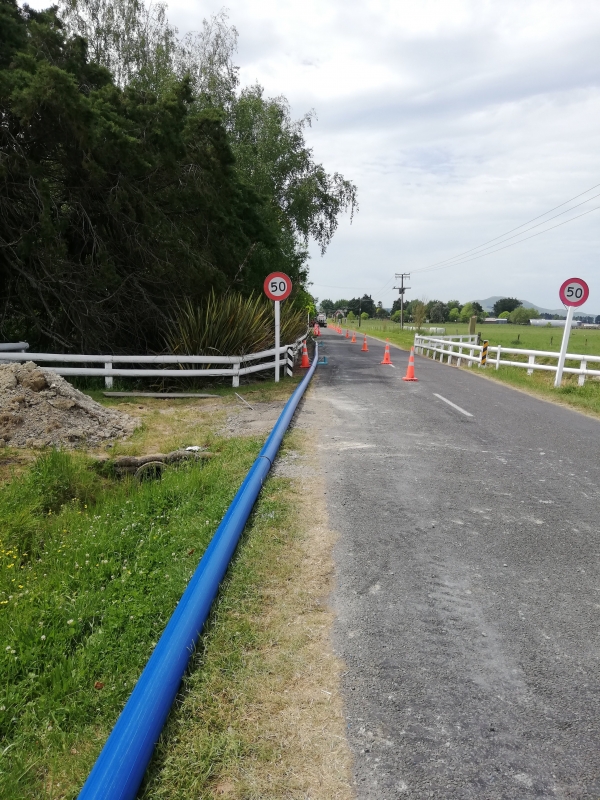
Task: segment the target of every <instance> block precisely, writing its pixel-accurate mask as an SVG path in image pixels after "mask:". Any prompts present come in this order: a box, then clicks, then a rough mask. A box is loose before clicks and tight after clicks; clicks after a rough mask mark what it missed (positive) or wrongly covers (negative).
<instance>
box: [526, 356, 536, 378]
mask: <svg viewBox="0 0 600 800" xmlns="http://www.w3.org/2000/svg"><path fill="white" fill-rule="evenodd" d="M527 363H528V364H529V365H530V367H529V368H528V370H527V374H528V375H533V368H534V365H535V356H533V355H532V356H529V361H528V362H527Z"/></svg>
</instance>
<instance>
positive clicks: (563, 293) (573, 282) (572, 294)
mask: <svg viewBox="0 0 600 800" xmlns="http://www.w3.org/2000/svg"><path fill="white" fill-rule="evenodd" d="M558 295H559V297H560V299H561V301H562V304H563V305H565V306H574V307H577V306H582V305H583V304H584V303H585V301H586V300H587V299H588V297H589V296H590V290H589V288H588V285H587V283H586V282H585V281H584V280H582V279H581V278H569V280H567V281H565V282H564V283H563V285H562V286H561V287H560V289H559V291H558Z"/></svg>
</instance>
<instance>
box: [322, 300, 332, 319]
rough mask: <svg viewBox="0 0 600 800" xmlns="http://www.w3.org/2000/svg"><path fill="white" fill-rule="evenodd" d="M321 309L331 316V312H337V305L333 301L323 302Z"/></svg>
mask: <svg viewBox="0 0 600 800" xmlns="http://www.w3.org/2000/svg"><path fill="white" fill-rule="evenodd" d="M319 308H320V310H321V311H322V312H323V313H324V314H327V315H328V316H329V315H330V314H331V312H332V311H334V310H335V303H334V302H333V300H321V303H320V305H319Z"/></svg>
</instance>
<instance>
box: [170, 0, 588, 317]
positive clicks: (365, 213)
mask: <svg viewBox="0 0 600 800" xmlns="http://www.w3.org/2000/svg"><path fill="white" fill-rule="evenodd" d="M225 5H226V7H227V8H228V9H229V18H230V21H231V23H232V24H234V25H235V26H236V27H237V29H238V31H239V51H238V64H239V65H240V67H241V73H240V74H241V79H242V83H243V84H247V83H253V82H255V81H258V82H259V83H261V84H262V85H263V86H264V87H265V90H266V93H267V94H268V95H279V94H284V95H285V96H287V98H288V99H289V101H290V103H291V106H292V109H293V112H294V114H295V115H296V116H301V115H302V114H303V113H304V112H305V111H308V110H309V109H311V108H314V109H315V111H316V113H317V116H318V121H317V122H316V123H315V125H314V128H313V129H312V131H310V132H309V134H308V141H309V143H310V145H311V147H313V148H314V154H315V158H316V160H318V161H320V162H321V163H323V165H324V166H325V167H326V169H327V170H328V171H330V172H332V171H334V170H337V171H339V172H341V173H342V174H343V175H344V176H345V177H347V178H349V179H351V180H352V181H353V182H354V183H356V184H357V186H358V191H359V202H360V211H359V213H358V214H357V215H356V217H355V219H354V222H353V223H352V225H350V222H349V220H348V219H347V218H342V219H341V221H340V226H339V229H338V232H337V234H336V236H335V238H334V240H333V242H332V244H331V245H330V247H329V249H328V251H327V252H326V254H325V256H324V257H321V256H320V255H319V253H318V251H317V250H316V249H315V250H314V251H313V258H312V260H311V268H310V275H311V280H312V281H313V286H312V291H313V293H314V294H315V295H316V296H318V297H319V298H321V299H323V298H324V297H330V298H332V299H337V298H338V297H349V296H353V295H356V294H357V293H358V292H363V291H367V292H369V293H371V294H372V295H373V298H374V299H375V300H382V301H383V303H384V305H385V306H389V305H391V303H392V301H393V299H394V298H395V297H397V292H394V291H393V290H392V289H391V288H389V287H391V286H393V285H394V280H393V278H394V273H395V272H397V271H398V272H400V271H403V272H411V273H412V276H411V280H410V286H411V287H412V288H411V291H410V293H409V294H408V297H420V298H427V299H432V298H438V299H441V300H448V299H452V298H457V299H459V300H461V301H463V302H464V301H467V300H469V299H474V298H482V297H487V296H489V295H496V294H497V295H511V296H517V297H520V298H524V299H527V300H530V301H532V302H534V303H537V304H538V305H542V306H547V307H552V308H554V307H557V306H560V302H559V301H558V287H559V285H560V284H561V282H562V281H563V280H564V279H565V278H568V277H572V276H575V275H576V276H581V277H583V278H584V279H585V280H587V281H588V283H589V285H590V290H591V297H590V301H589V302H588V303H587V304H586V306H584V307H583V308H582V311H583V310H589V311H594V312H595V311H596V310H598V311H599V312H600V270H599V269H598V264H599V255H600V211H596V212H592V213H591V214H588V215H587V216H583V217H581V218H580V219H578V220H576V221H574V222H572V223H569V224H567V225H563V226H562V227H559V228H556V229H555V230H553V231H551V232H549V233H547V234H542V235H541V236H537V237H535V238H532V239H530V240H529V241H527V242H525V243H524V244H520V245H517V246H515V247H511V248H508V249H505V250H502V251H501V252H498V253H496V254H493V255H490V256H488V257H485V258H480V259H477V260H474V261H471V262H469V263H464V264H461V265H458V266H455V267H452V268H447V269H442V270H435V271H430V272H422V273H419V272H418V270H420V269H422V268H424V267H427V266H429V265H431V264H434V263H436V262H439V261H442V260H445V259H448V258H451V257H452V256H455V255H456V254H458V253H461V252H463V251H466V250H470V249H471V248H474V247H477V246H478V245H480V244H482V243H484V242H486V241H487V240H489V239H493V238H495V237H497V236H499V235H501V234H503V233H505V232H506V231H508V230H509V229H512V228H514V227H516V226H518V225H520V224H521V223H524V222H527V221H528V220H529V219H531V218H533V217H536V216H537V215H538V214H542V213H544V212H545V211H547V210H549V209H551V208H552V207H553V206H557V205H558V204H560V203H563V202H564V201H566V200H568V199H569V198H571V197H573V196H575V195H577V194H579V193H581V192H583V191H585V190H586V189H588V188H590V187H592V186H593V185H594V184H598V183H600V141H599V128H600V58H599V50H600V45H599V42H600V2H598V0H543V2H537V1H533V0H494V1H493V2H489V1H488V2H486V1H485V0H429V1H428V0H419V2H415V0H396V2H373V1H372V0H371V1H370V2H368V1H367V2H366V1H365V0H318V2H317V1H316V0H303V2H298V0H293V1H292V0H254V2H252V3H249V2H247V0H230V2H228V3H226V4H225ZM223 6H224V4H223V3H221V2H219V0H202V1H201V0H177V2H171V3H170V4H169V9H170V10H169V17H170V19H171V20H172V22H173V23H175V24H176V25H177V26H178V27H179V29H180V32H181V33H184V32H187V31H188V30H194V29H197V28H198V27H199V25H200V22H201V20H202V18H203V17H206V16H209V15H210V14H212V13H215V12H217V11H219V10H220V9H221V8H223ZM599 192H600V187H599V188H598V189H596V191H594V192H591V193H589V194H588V195H584V196H583V197H582V198H580V199H579V200H577V201H574V203H573V205H574V204H575V203H578V202H581V201H582V200H586V199H587V198H588V197H591V196H592V195H594V194H598V193H599ZM596 206H600V198H598V199H596V200H595V201H594V200H592V201H591V202H589V203H586V204H585V205H584V206H581V207H580V208H579V209H577V211H574V212H572V213H571V216H574V215H575V214H576V213H582V212H583V211H586V210H588V209H589V208H594V207H596ZM562 210H564V208H561V209H559V210H558V211H562ZM558 211H556V212H554V213H558ZM550 216H552V215H550ZM567 218H569V214H567V215H564V216H562V217H559V218H558V219H556V220H555V221H553V222H551V223H549V224H556V223H558V222H561V221H563V220H564V219H567ZM539 230H540V228H537V229H535V230H534V231H532V232H533V233H535V232H537V231H539ZM512 241H514V240H512Z"/></svg>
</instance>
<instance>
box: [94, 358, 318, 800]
mask: <svg viewBox="0 0 600 800" xmlns="http://www.w3.org/2000/svg"><path fill="white" fill-rule="evenodd" d="M317 361H318V346H317V347H316V348H315V355H314V359H313V363H312V365H311V367H310V369H309V371H308V373H307V374H306V376H305V378H304V380H303V381H302V383H300V384H299V386H298V387H297V388H296V390H295V391H294V393H293V394H292V396H291V397H290V399H289V400H288V402H287V403H286V405H285V408H284V409H283V411H282V412H281V415H280V416H279V419H278V420H277V422H276V423H275V427H274V428H273V430H272V431H271V433H270V434H269V438H268V439H267V441H266V442H265V444H264V447H263V448H262V450H261V451H260V453H259V455H258V457H257V459H256V461H255V462H254V464H253V465H252V467H251V468H250V470H249V471H248V474H247V475H246V477H245V479H244V482H243V483H242V485H241V486H240V488H239V489H238V492H237V494H236V496H235V497H234V498H233V501H232V503H231V505H230V506H229V508H228V509H227V512H226V514H225V516H224V517H223V520H222V522H221V524H220V525H219V527H218V528H217V530H216V532H215V535H214V536H213V538H212V539H211V541H210V544H209V545H208V547H207V548H206V551H205V553H204V555H203V556H202V559H201V561H200V563H199V565H198V567H197V569H196V571H195V572H194V574H193V575H192V578H191V580H190V582H189V584H188V586H187V588H186V590H185V592H184V593H183V595H182V596H181V600H180V601H179V603H178V604H177V607H176V609H175V611H174V612H173V615H172V616H171V619H170V620H169V622H168V623H167V627H166V628H165V630H164V632H163V634H162V636H161V637H160V639H159V641H158V643H157V645H156V647H155V648H154V651H153V653H152V655H151V656H150V658H149V660H148V663H147V664H146V666H145V668H144V671H143V672H142V674H141V675H140V677H139V680H138V682H137V683H136V685H135V688H134V690H133V692H132V693H131V695H130V697H129V700H128V701H127V703H126V705H125V707H124V709H123V711H122V712H121V715H120V716H119V719H118V720H117V722H116V724H115V727H114V728H113V730H112V732H111V734H110V736H109V737H108V739H107V740H106V744H105V745H104V747H103V749H102V751H101V752H100V755H99V756H98V759H97V761H96V763H95V764H94V767H93V769H92V771H91V772H90V775H89V777H88V779H87V781H86V782H85V784H84V786H83V788H82V790H81V792H80V794H79V800H92V798H93V800H134V798H135V796H136V794H137V791H138V789H139V787H140V784H141V782H142V780H143V777H144V773H145V772H146V767H147V766H148V762H149V761H150V758H151V757H152V753H153V751H154V747H155V745H156V742H157V741H158V737H159V735H160V732H161V730H162V728H163V725H164V724H165V721H166V719H167V716H168V714H169V710H170V708H171V706H172V704H173V700H174V699H175V695H176V694H177V690H178V689H179V685H180V683H181V679H182V677H183V673H184V672H185V669H186V667H187V665H188V661H189V659H190V656H191V654H192V652H193V650H194V646H195V644H196V641H197V640H198V636H199V635H200V633H201V631H202V628H203V626H204V623H205V621H206V618H207V616H208V613H209V611H210V607H211V605H212V602H213V600H214V598H215V595H216V594H217V591H218V589H219V584H220V583H221V580H222V579H223V576H224V575H225V572H226V571H227V567H228V566H229V561H230V560H231V556H232V555H233V552H234V550H235V548H236V545H237V543H238V541H239V538H240V536H241V534H242V531H243V530H244V525H245V524H246V520H247V519H248V517H249V515H250V512H251V511H252V507H253V506H254V502H255V500H256V498H257V497H258V494H259V492H260V490H261V487H262V484H263V482H264V480H265V478H266V477H267V473H268V472H269V470H270V469H271V465H272V464H273V461H274V460H275V456H276V455H277V451H278V450H279V446H280V444H281V441H282V439H283V436H284V434H285V432H286V430H287V429H288V426H289V424H290V422H291V421H292V417H293V416H294V412H295V410H296V408H297V406H298V403H299V402H300V399H301V398H302V395H303V394H304V392H305V390H306V387H307V386H308V384H309V382H310V379H311V378H312V376H313V373H314V371H315V368H316V366H317Z"/></svg>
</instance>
